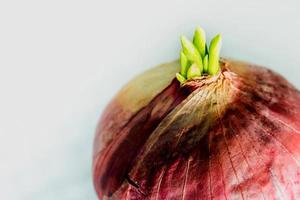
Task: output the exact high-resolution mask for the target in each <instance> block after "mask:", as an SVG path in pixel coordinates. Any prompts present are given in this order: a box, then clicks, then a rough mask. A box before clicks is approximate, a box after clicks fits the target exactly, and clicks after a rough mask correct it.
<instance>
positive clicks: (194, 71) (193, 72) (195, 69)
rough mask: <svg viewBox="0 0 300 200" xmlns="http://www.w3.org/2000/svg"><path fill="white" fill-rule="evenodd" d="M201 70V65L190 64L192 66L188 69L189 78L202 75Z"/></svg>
mask: <svg viewBox="0 0 300 200" xmlns="http://www.w3.org/2000/svg"><path fill="white" fill-rule="evenodd" d="M201 72H202V71H201V70H200V67H199V66H198V65H197V64H196V63H194V64H192V65H191V66H190V68H189V69H188V71H187V79H191V78H194V77H200V76H201Z"/></svg>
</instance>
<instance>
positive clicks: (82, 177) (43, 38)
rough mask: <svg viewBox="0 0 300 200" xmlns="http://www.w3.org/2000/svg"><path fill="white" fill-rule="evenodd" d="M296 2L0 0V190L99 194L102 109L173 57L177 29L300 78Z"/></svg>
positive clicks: (5, 193)
mask: <svg viewBox="0 0 300 200" xmlns="http://www.w3.org/2000/svg"><path fill="white" fill-rule="evenodd" d="M297 2H298V1H296V0H295V1H292V0H284V1H283V0H281V1H279V0H251V1H250V0H248V1H241V0H231V1H220V0H218V1H217V0H206V1H200V0H197V1H196V0H195V1H193V0H190V1H188V0H184V1H176V0H169V1H167V0H159V1H154V0H151V1H142V0H135V1H130V0H126V1H121V0H120V1H113V0H109V1H108V0H107V1H102V0H100V1H99V0H97V1H78V0H72V1H71V0H51V1H50V0H49V1H40V0H35V1H33V0H29V1H15V0H10V1H8V0H4V1H0V137H1V138H0V162H1V163H0V199H5V200H15V199H16V200H19V199H25V200H27V199H29V200H50V199H51V200H52V199H53V200H60V199H62V200H65V199H66V200H69V199H70V200H77V199H78V200H81V199H83V200H86V199H88V200H93V199H96V196H95V194H94V190H93V187H92V181H91V151H92V140H93V135H94V129H95V126H96V123H97V120H98V117H99V115H100V113H101V111H102V110H103V108H104V106H105V105H106V104H107V102H108V101H109V99H110V98H111V97H112V96H113V95H114V94H115V93H116V92H117V91H118V90H119V89H120V87H121V86H122V85H123V84H125V83H126V82H127V81H128V80H129V79H131V78H132V77H133V76H135V75H136V74H138V73H140V72H142V71H144V70H146V69H149V68H150V67H152V66H154V65H157V64H160V63H163V62H166V61H170V60H173V59H176V58H177V57H178V52H179V49H180V43H179V39H178V38H179V36H180V35H181V34H186V35H188V36H191V35H192V32H193V30H194V28H195V27H196V26H197V25H200V26H202V27H203V28H205V30H206V31H207V34H208V36H209V38H211V37H212V36H213V35H214V34H216V33H219V32H220V33H222V34H223V38H224V43H223V44H224V46H223V49H222V55H223V56H228V57H233V58H237V59H241V60H246V61H251V62H254V63H258V64H262V65H266V66H269V67H270V68H272V69H274V70H276V71H277V72H280V73H281V74H284V76H285V77H287V78H288V79H289V80H290V81H291V82H293V83H294V84H295V85H296V86H297V87H298V88H299V87H300V80H299V74H298V73H299V68H300V59H299V48H300V37H299V36H300V28H299V27H300V20H299V19H300V12H299V9H300V5H299V3H297Z"/></svg>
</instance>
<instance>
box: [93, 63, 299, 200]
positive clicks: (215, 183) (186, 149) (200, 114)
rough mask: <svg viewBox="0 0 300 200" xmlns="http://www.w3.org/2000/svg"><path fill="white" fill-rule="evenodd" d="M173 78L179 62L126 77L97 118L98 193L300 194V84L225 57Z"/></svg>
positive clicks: (267, 196) (229, 196) (102, 195)
mask: <svg viewBox="0 0 300 200" xmlns="http://www.w3.org/2000/svg"><path fill="white" fill-rule="evenodd" d="M221 69H222V72H221V73H219V74H218V75H216V76H214V77H204V78H202V79H199V80H192V81H188V82H187V83H186V84H185V85H184V86H182V87H181V86H180V84H179V83H178V81H177V80H176V79H174V74H175V73H176V72H177V71H178V70H179V63H178V61H175V62H172V63H168V64H165V65H162V66H159V67H156V68H154V69H152V70H151V71H148V72H146V73H144V74H142V75H141V76H139V77H138V78H136V79H135V80H133V81H131V82H130V83H129V84H128V85H127V86H125V87H124V88H123V89H122V90H121V91H120V93H119V94H118V95H117V96H116V97H115V98H114V99H113V100H112V101H111V103H110V104H109V105H108V107H107V108H106V110H105V111H104V113H103V115H102V118H101V120H100V122H99V125H98V128H97V131H96V137H95V141H94V156H93V173H94V175H93V177H94V185H95V189H96V191H97V194H98V196H99V198H100V199H212V198H214V199H300V117H299V113H300V103H299V102H300V93H299V91H298V90H297V89H295V88H294V87H293V86H292V85H291V84H289V83H288V82H287V81H286V80H285V79H284V78H282V77H281V76H280V75H278V74H276V73H274V72H272V71H271V70H268V69H266V68H263V67H258V66H255V65H252V64H248V63H243V62H238V61H234V60H223V61H222V65H221Z"/></svg>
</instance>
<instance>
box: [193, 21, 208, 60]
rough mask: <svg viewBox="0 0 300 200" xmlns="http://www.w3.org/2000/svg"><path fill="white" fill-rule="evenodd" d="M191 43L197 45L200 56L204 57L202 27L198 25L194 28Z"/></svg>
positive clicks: (204, 37) (204, 42)
mask: <svg viewBox="0 0 300 200" xmlns="http://www.w3.org/2000/svg"><path fill="white" fill-rule="evenodd" d="M193 43H194V45H195V46H196V47H197V49H198V51H199V53H200V55H201V57H202V58H204V56H205V54H206V49H205V46H206V35H205V32H204V30H203V29H202V28H200V27H197V28H196V31H195V34H194V39H193Z"/></svg>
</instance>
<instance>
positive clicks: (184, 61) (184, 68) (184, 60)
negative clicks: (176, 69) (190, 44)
mask: <svg viewBox="0 0 300 200" xmlns="http://www.w3.org/2000/svg"><path fill="white" fill-rule="evenodd" d="M188 63H189V61H188V59H187V57H186V55H185V54H184V52H183V51H182V50H181V51H180V65H181V69H180V74H181V75H182V76H184V77H186V73H187V68H188Z"/></svg>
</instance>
